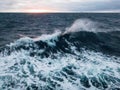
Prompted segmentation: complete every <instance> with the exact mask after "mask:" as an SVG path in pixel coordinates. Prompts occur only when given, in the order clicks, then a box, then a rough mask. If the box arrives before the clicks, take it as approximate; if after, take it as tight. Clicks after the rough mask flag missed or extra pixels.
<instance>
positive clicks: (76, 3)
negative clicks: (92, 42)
mask: <svg viewBox="0 0 120 90" xmlns="http://www.w3.org/2000/svg"><path fill="white" fill-rule="evenodd" d="M0 12H120V0H0Z"/></svg>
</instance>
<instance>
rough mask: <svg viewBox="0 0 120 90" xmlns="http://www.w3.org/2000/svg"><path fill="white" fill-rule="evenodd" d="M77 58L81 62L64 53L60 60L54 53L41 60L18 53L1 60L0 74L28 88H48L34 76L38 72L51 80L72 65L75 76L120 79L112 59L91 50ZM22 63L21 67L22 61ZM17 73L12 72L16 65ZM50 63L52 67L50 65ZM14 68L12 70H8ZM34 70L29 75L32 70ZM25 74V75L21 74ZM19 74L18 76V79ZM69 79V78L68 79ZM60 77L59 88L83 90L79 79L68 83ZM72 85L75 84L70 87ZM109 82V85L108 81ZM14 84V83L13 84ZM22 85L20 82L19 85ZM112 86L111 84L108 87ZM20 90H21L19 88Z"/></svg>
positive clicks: (26, 52) (24, 53)
mask: <svg viewBox="0 0 120 90" xmlns="http://www.w3.org/2000/svg"><path fill="white" fill-rule="evenodd" d="M77 53H78V55H80V57H81V58H80V60H77V56H74V55H70V54H64V55H62V57H61V53H57V54H56V55H55V56H56V57H57V58H56V59H52V58H51V57H49V58H40V57H39V56H35V57H30V56H29V52H28V51H25V50H21V51H19V52H13V53H12V54H11V55H10V56H5V57H0V61H1V62H0V72H1V75H6V73H7V75H12V76H14V77H13V78H14V79H15V78H16V79H18V80H19V81H20V82H22V81H26V82H27V84H28V85H31V84H33V83H34V84H36V85H39V84H40V85H43V86H45V85H47V84H48V82H43V81H40V80H39V79H38V77H36V76H33V74H34V75H37V74H39V73H41V74H42V75H43V76H44V77H46V78H48V77H49V78H51V79H52V76H54V75H55V73H56V72H58V73H60V71H62V69H63V68H65V67H67V66H69V65H71V66H75V67H76V69H72V70H73V71H74V72H75V73H76V74H78V75H82V74H84V75H86V76H87V77H88V78H90V77H98V75H99V74H102V73H106V74H108V75H110V76H112V77H116V78H120V72H119V71H118V69H120V65H119V63H117V62H115V61H114V60H113V59H114V58H113V57H112V56H109V57H108V56H106V55H103V54H102V53H96V52H93V51H88V50H83V51H82V53H80V52H77ZM116 60H118V61H119V60H120V58H119V57H116ZM23 61H24V62H25V63H24V64H20V63H21V62H23ZM16 63H17V65H16V67H17V68H18V71H16V70H15V64H16ZM49 63H51V64H49ZM10 67H13V69H10ZM30 68H31V70H33V71H34V73H33V74H32V72H31V70H30ZM23 72H24V73H26V74H24V73H23ZM18 75H19V76H20V77H18ZM23 75H27V77H26V78H24V77H23ZM68 77H69V76H68ZM60 78H63V80H64V81H63V82H59V81H55V82H57V83H59V84H60V85H61V87H59V88H63V89H64V90H68V89H69V90H73V89H74V90H79V88H85V87H84V86H83V85H81V83H80V82H78V81H79V78H78V79H77V81H72V82H70V81H69V80H70V78H65V77H60ZM73 83H74V84H73ZM108 83H109V82H108ZM16 84H17V83H16ZM19 84H21V83H19ZM111 85H114V84H110V83H109V86H111ZM21 89H22V88H21ZM91 90H96V88H95V87H94V86H92V87H91Z"/></svg>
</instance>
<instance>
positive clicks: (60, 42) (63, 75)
mask: <svg viewBox="0 0 120 90" xmlns="http://www.w3.org/2000/svg"><path fill="white" fill-rule="evenodd" d="M76 22H77V23H78V22H82V23H83V20H82V21H79V20H78V21H76ZM76 22H75V23H76ZM80 25H82V26H80V28H75V27H76V26H78V25H74V24H73V25H72V26H71V28H69V29H67V31H65V32H63V33H62V32H55V33H53V34H51V35H42V36H40V37H37V38H30V37H23V38H20V39H19V40H17V41H15V42H13V43H11V44H9V45H7V46H5V47H4V48H3V49H2V50H1V53H0V89H4V90H8V89H9V90H105V89H107V90H115V89H116V90H119V89H120V87H119V86H120V50H119V45H120V42H119V40H120V37H119V36H116V35H117V34H116V32H114V33H115V34H113V32H95V30H97V27H96V25H95V24H93V21H89V22H88V20H85V21H84V23H83V24H81V23H80ZM84 25H85V26H84ZM91 25H92V26H91ZM89 27H90V28H89ZM95 27H96V28H95ZM93 28H94V29H93ZM89 29H90V30H91V29H92V30H91V31H88V30H89ZM71 30H75V31H71ZM76 30H77V31H76ZM117 33H118V32H117Z"/></svg>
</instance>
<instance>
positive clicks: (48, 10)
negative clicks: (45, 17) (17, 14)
mask: <svg viewBox="0 0 120 90" xmlns="http://www.w3.org/2000/svg"><path fill="white" fill-rule="evenodd" d="M24 12H28V13H49V12H56V10H53V9H26V10H24Z"/></svg>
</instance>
